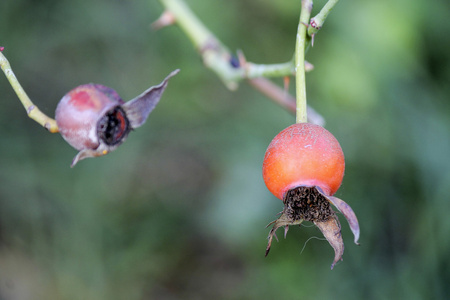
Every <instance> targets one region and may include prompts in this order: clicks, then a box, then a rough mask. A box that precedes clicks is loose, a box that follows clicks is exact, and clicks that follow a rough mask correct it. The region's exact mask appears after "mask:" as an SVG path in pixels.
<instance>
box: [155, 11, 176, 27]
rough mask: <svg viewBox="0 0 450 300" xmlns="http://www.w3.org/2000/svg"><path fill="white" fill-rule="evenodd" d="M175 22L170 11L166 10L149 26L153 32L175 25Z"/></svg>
mask: <svg viewBox="0 0 450 300" xmlns="http://www.w3.org/2000/svg"><path fill="white" fill-rule="evenodd" d="M175 21H176V19H175V16H174V15H173V14H172V13H171V12H170V11H168V10H166V11H164V12H163V13H162V14H161V16H160V17H159V18H158V19H157V20H156V21H155V22H153V23H152V24H151V25H150V26H151V28H152V29H153V30H155V31H156V30H159V29H161V28H164V27H167V26H170V25H173V24H175Z"/></svg>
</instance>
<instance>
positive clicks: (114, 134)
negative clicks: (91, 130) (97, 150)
mask: <svg viewBox="0 0 450 300" xmlns="http://www.w3.org/2000/svg"><path fill="white" fill-rule="evenodd" d="M130 130H131V127H130V122H129V121H128V118H127V115H126V114H125V112H124V110H123V109H122V108H121V107H120V106H116V107H114V108H113V109H111V110H110V111H108V112H107V113H106V114H105V115H104V116H103V117H102V118H101V119H100V121H99V122H98V124H97V134H98V137H99V138H100V139H101V140H102V141H103V142H104V143H105V144H106V145H108V146H114V145H118V144H120V143H121V142H122V141H123V139H124V138H126V137H127V135H128V133H129V132H130Z"/></svg>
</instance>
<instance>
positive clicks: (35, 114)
mask: <svg viewBox="0 0 450 300" xmlns="http://www.w3.org/2000/svg"><path fill="white" fill-rule="evenodd" d="M0 66H1V68H2V70H3V72H4V73H5V76H6V78H8V80H9V83H10V84H11V86H12V88H13V89H14V91H15V92H16V94H17V97H19V100H20V102H21V103H22V105H23V107H24V108H25V110H26V111H27V114H28V117H29V118H31V119H33V120H35V121H36V122H37V123H39V124H40V125H41V126H43V127H44V128H45V129H47V130H48V131H50V132H51V133H55V132H58V131H59V129H58V125H56V121H55V120H54V119H52V118H50V117H48V116H47V115H46V114H44V113H43V112H41V111H40V110H39V108H38V107H37V106H36V105H34V104H33V102H31V100H30V98H29V97H28V95H27V94H26V93H25V91H24V89H23V88H22V86H21V85H20V83H19V81H18V80H17V78H16V75H15V74H14V72H13V70H12V69H11V65H10V64H9V62H8V60H7V59H6V57H5V56H4V55H3V53H1V52H0Z"/></svg>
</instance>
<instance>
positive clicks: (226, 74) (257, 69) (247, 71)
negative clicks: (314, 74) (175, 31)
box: [153, 0, 325, 125]
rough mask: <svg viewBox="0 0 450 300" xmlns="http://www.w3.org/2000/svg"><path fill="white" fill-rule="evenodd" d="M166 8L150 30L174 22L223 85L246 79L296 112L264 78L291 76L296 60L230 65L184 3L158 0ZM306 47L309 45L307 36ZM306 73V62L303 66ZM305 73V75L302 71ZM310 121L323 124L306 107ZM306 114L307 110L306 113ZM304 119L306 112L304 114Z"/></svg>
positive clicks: (289, 98)
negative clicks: (266, 63)
mask: <svg viewBox="0 0 450 300" xmlns="http://www.w3.org/2000/svg"><path fill="white" fill-rule="evenodd" d="M159 1H160V3H161V5H162V6H163V7H164V8H165V11H164V13H163V14H162V16H161V17H160V18H159V19H158V20H156V21H155V22H154V23H153V28H161V27H164V26H168V25H171V24H173V23H176V24H177V25H178V26H179V27H180V28H181V29H182V30H183V31H184V33H185V34H186V35H187V36H188V37H189V39H190V40H191V42H192V43H193V44H194V46H195V47H196V48H197V50H198V51H199V53H200V55H201V56H202V58H203V61H204V63H205V66H206V67H207V68H209V69H211V70H212V71H214V72H215V73H216V74H217V75H218V76H219V78H221V79H222V81H223V82H224V83H225V85H226V86H227V87H228V88H229V89H231V90H234V89H236V88H237V84H238V81H240V80H242V79H248V82H249V83H250V85H252V86H253V87H254V88H255V89H257V90H258V91H259V92H261V93H263V94H265V95H267V97H269V99H271V100H273V101H274V102H276V103H278V104H279V105H281V106H283V107H284V108H286V109H288V110H290V111H292V112H294V113H295V111H296V108H295V99H293V97H292V96H291V95H289V93H288V92H286V91H285V90H282V89H281V88H279V87H278V86H276V85H274V84H273V83H271V82H270V81H269V80H267V79H265V78H264V77H285V76H292V75H293V74H295V73H296V70H298V68H295V57H294V59H292V60H291V61H289V62H286V63H281V64H268V65H264V64H254V63H250V62H246V61H245V58H243V55H242V57H241V59H240V65H239V66H237V67H235V66H233V65H232V63H231V61H232V57H233V56H232V54H231V53H230V52H229V50H228V49H227V48H226V47H225V46H224V45H223V44H222V43H221V42H220V41H219V40H218V39H217V38H216V37H215V36H214V34H213V33H211V32H210V31H209V30H208V29H207V28H206V26H205V25H204V24H203V23H202V22H201V21H200V20H199V19H198V18H197V16H196V15H195V14H194V13H193V12H192V11H191V9H190V8H189V7H188V6H187V5H186V4H185V2H184V1H183V0H159ZM307 22H308V20H306V23H307ZM306 42H307V44H309V43H310V39H309V37H306ZM302 68H303V70H305V63H303V65H302ZM312 68H313V67H312V65H311V64H309V63H307V68H306V69H307V70H312ZM303 73H304V72H303ZM308 110H309V112H310V113H309V115H310V117H309V122H312V123H316V124H321V125H323V124H324V122H325V121H324V119H323V117H322V116H321V115H320V114H319V113H317V112H315V111H314V110H313V109H312V108H309V107H308ZM305 111H306V110H305ZM305 117H306V113H305Z"/></svg>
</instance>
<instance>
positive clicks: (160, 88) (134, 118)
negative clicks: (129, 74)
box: [122, 69, 180, 128]
mask: <svg viewBox="0 0 450 300" xmlns="http://www.w3.org/2000/svg"><path fill="white" fill-rule="evenodd" d="M179 71H180V70H179V69H177V70H175V71H172V73H170V74H169V75H168V76H167V77H166V78H165V79H164V80H163V81H162V82H161V83H160V84H158V85H156V86H152V87H150V88H149V89H148V90H146V91H145V92H143V93H142V94H140V95H139V96H137V97H136V98H134V99H132V100H130V101H128V102H126V103H125V104H124V105H122V107H123V109H124V110H125V112H126V114H127V117H128V120H129V121H130V125H131V127H132V128H138V127H140V126H142V124H144V123H145V121H146V120H147V118H148V116H149V114H150V113H151V112H152V110H153V109H154V108H155V106H156V104H158V102H159V99H161V96H162V93H163V92H164V90H165V89H166V87H167V83H168V81H169V79H170V78H171V77H173V76H175V75H176V74H178V72H179Z"/></svg>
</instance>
